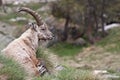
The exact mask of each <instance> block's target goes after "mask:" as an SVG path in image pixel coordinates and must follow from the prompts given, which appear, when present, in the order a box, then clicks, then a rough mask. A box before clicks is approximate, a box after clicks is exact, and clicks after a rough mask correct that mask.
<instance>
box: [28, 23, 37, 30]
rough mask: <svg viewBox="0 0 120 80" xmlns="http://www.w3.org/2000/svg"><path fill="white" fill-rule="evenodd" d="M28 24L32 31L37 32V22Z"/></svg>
mask: <svg viewBox="0 0 120 80" xmlns="http://www.w3.org/2000/svg"><path fill="white" fill-rule="evenodd" d="M28 25H29V27H31V28H32V29H33V30H34V31H36V32H37V28H38V26H37V24H35V23H28Z"/></svg>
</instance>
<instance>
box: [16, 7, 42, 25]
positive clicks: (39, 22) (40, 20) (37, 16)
mask: <svg viewBox="0 0 120 80" xmlns="http://www.w3.org/2000/svg"><path fill="white" fill-rule="evenodd" d="M21 11H24V12H27V13H29V14H30V15H32V16H33V17H34V18H35V20H36V22H37V25H38V26H40V25H42V24H43V21H42V19H41V17H40V15H39V14H38V13H37V12H35V11H33V10H32V9H30V8H27V7H21V8H19V9H18V12H21Z"/></svg>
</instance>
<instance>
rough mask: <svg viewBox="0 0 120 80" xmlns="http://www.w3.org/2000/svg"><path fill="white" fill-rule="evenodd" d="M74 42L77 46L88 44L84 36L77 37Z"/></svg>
mask: <svg viewBox="0 0 120 80" xmlns="http://www.w3.org/2000/svg"><path fill="white" fill-rule="evenodd" d="M73 44H75V45H77V46H79V45H80V46H84V45H86V41H85V40H84V39H83V38H78V39H76V40H75V41H74V42H73Z"/></svg>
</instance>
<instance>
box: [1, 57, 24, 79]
mask: <svg viewBox="0 0 120 80" xmlns="http://www.w3.org/2000/svg"><path fill="white" fill-rule="evenodd" d="M0 63H2V64H3V65H4V66H3V67H2V69H0V74H1V75H2V74H5V75H7V76H8V79H7V80H25V76H26V73H25V72H24V70H23V68H21V67H20V66H19V64H18V63H16V62H15V61H13V60H12V59H9V58H5V57H3V56H2V55H0Z"/></svg>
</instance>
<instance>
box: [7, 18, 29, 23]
mask: <svg viewBox="0 0 120 80" xmlns="http://www.w3.org/2000/svg"><path fill="white" fill-rule="evenodd" d="M27 20H28V19H27V18H25V17H17V18H12V19H10V20H9V21H11V22H16V21H27Z"/></svg>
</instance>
